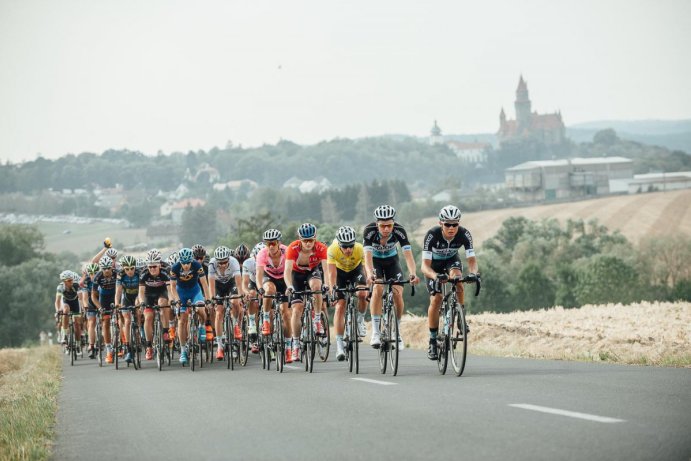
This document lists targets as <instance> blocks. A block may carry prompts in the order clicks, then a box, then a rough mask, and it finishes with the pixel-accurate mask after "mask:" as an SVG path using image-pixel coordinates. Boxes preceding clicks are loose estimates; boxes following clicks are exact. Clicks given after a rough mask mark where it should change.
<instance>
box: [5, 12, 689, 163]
mask: <svg viewBox="0 0 691 461" xmlns="http://www.w3.org/2000/svg"><path fill="white" fill-rule="evenodd" d="M689 45H691V1H688V0H626V1H619V0H606V1H603V0H576V1H569V0H563V1H562V0H549V1H543V0H522V1H520V2H518V1H513V0H506V1H498V0H493V1H482V2H478V1H466V0H449V1H419V0H416V1H412V0H395V1H392V0H376V1H372V0H365V1H360V0H351V1H336V0H334V1H328V0H316V1H300V0H294V1H285V0H280V1H273V0H266V1H251V2H250V1H233V0H223V1H211V0H209V1H201V2H188V1H179V2H178V1H173V0H162V1H158V0H147V1H146V2H141V1H135V0H119V1H105V0H104V1H93V0H84V1H77V0H62V1H56V0H52V1H51V0H43V1H37V0H0V160H2V161H3V162H5V161H8V160H9V161H12V162H14V163H16V162H21V161H25V160H32V159H35V158H36V157H37V156H38V155H39V154H40V155H42V156H43V157H45V158H57V157H59V156H62V155H65V154H68V153H74V154H79V153H81V152H95V153H100V152H103V151H105V150H107V149H111V148H113V149H129V150H136V151H141V152H144V153H146V154H156V153H157V152H158V151H163V152H164V153H170V152H187V151H189V150H194V151H196V150H199V149H203V150H208V149H211V148H212V147H215V146H218V147H224V146H226V143H227V142H228V141H232V143H233V144H234V145H242V146H245V147H249V146H259V145H262V144H275V143H276V142H278V141H279V140H281V139H287V140H291V141H293V142H297V143H300V144H314V143H318V142H320V141H323V140H330V139H334V138H338V137H341V138H360V137H366V136H378V135H382V134H409V135H414V136H426V135H428V134H429V130H430V128H431V127H432V125H433V123H434V120H438V123H439V125H440V127H441V128H442V130H443V132H444V133H445V134H467V133H487V132H496V131H497V129H498V125H499V112H500V110H501V108H502V107H503V108H504V109H505V110H506V112H507V116H508V117H509V118H514V116H515V115H514V108H513V101H514V99H515V90H516V86H517V83H518V79H519V76H520V75H523V77H524V78H525V80H526V81H527V83H528V88H529V90H530V98H531V100H532V107H533V110H536V111H538V112H540V113H546V112H554V111H556V110H561V112H562V116H563V119H564V122H565V123H566V125H567V126H569V125H573V124H576V123H580V122H587V121H594V120H614V119H616V120H642V119H688V118H691V89H690V88H689V83H688V82H689V76H690V75H691V58H690V57H689V56H691V53H689Z"/></svg>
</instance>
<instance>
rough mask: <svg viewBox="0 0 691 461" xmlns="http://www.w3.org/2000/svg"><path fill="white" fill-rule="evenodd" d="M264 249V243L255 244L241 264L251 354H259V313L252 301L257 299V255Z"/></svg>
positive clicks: (257, 306) (254, 302)
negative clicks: (247, 306) (257, 318)
mask: <svg viewBox="0 0 691 461" xmlns="http://www.w3.org/2000/svg"><path fill="white" fill-rule="evenodd" d="M264 248H266V245H264V242H259V243H257V244H256V245H255V246H254V248H252V252H251V253H250V257H249V258H247V259H245V261H244V262H243V263H242V292H243V293H245V299H246V300H247V302H249V308H248V311H249V318H248V323H249V327H248V329H247V334H248V335H249V337H250V343H251V345H250V347H251V349H252V353H253V354H257V353H258V352H259V345H258V344H257V321H256V315H257V313H258V312H259V302H257V301H253V300H254V299H255V298H256V297H257V260H256V258H257V253H259V252H260V251H261V250H262V249H264Z"/></svg>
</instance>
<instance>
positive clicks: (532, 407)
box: [509, 403, 625, 423]
mask: <svg viewBox="0 0 691 461" xmlns="http://www.w3.org/2000/svg"><path fill="white" fill-rule="evenodd" d="M509 406H510V407H516V408H523V409H524V410H532V411H539V412H542V413H550V414H553V415H560V416H568V417H570V418H579V419H586V420H588V421H595V422H598V423H623V422H624V421H625V420H623V419H617V418H608V417H607V416H597V415H590V414H588V413H578V412H576V411H568V410H560V409H559V408H550V407H541V406H539V405H530V404H528V403H512V404H509Z"/></svg>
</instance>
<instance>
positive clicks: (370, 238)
mask: <svg viewBox="0 0 691 461" xmlns="http://www.w3.org/2000/svg"><path fill="white" fill-rule="evenodd" d="M381 239H382V235H381V234H380V233H379V229H378V228H377V223H376V222H373V223H370V224H368V225H367V227H365V231H364V240H363V246H364V250H365V251H366V252H370V253H372V257H374V258H391V257H393V256H396V255H397V254H398V251H397V250H396V243H400V244H401V249H403V250H410V249H411V246H410V241H409V240H408V234H407V233H406V231H405V229H404V228H403V226H401V225H400V224H398V223H394V225H393V230H392V231H391V234H389V237H388V238H387V239H386V242H384V243H382V242H381Z"/></svg>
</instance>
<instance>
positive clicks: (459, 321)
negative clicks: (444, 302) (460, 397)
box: [449, 306, 468, 376]
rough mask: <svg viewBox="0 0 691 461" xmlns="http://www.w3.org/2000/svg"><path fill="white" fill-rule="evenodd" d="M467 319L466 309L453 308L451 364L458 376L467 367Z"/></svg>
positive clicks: (450, 335)
mask: <svg viewBox="0 0 691 461" xmlns="http://www.w3.org/2000/svg"><path fill="white" fill-rule="evenodd" d="M467 331H468V330H467V326H466V321H465V309H464V307H463V306H461V308H460V309H458V308H456V306H453V307H452V310H451V324H450V325H449V352H451V366H453V371H454V372H456V376H461V375H462V374H463V370H464V369H465V360H466V354H467V352H468V335H467V333H466V332H467Z"/></svg>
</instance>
